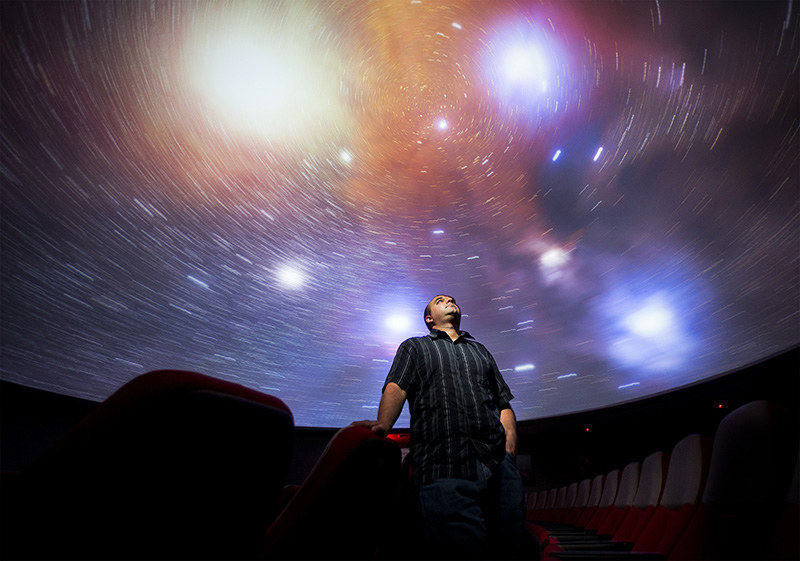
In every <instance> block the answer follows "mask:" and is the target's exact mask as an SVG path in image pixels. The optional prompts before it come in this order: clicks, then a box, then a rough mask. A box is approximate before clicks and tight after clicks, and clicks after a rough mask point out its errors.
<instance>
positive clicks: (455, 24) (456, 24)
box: [452, 21, 461, 29]
mask: <svg viewBox="0 0 800 561" xmlns="http://www.w3.org/2000/svg"><path fill="white" fill-rule="evenodd" d="M452 26H453V27H455V28H456V29H461V24H460V23H457V22H455V21H454V22H453V23H452Z"/></svg>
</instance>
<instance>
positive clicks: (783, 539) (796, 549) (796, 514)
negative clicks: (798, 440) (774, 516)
mask: <svg viewBox="0 0 800 561" xmlns="http://www.w3.org/2000/svg"><path fill="white" fill-rule="evenodd" d="M799 478H800V456H798V459H797V462H795V466H794V477H792V484H791V485H790V486H789V492H788V493H787V494H786V504H785V505H784V508H783V514H782V515H781V520H780V522H778V531H777V532H776V534H775V542H776V543H775V547H774V550H775V552H776V556H775V557H776V558H777V559H800V534H798V532H797V529H798V528H800V486H799V485H798V479H799Z"/></svg>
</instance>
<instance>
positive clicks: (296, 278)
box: [278, 265, 306, 290]
mask: <svg viewBox="0 0 800 561" xmlns="http://www.w3.org/2000/svg"><path fill="white" fill-rule="evenodd" d="M305 280H306V279H305V275H303V273H302V272H300V271H299V270H298V269H297V268H295V267H292V266H291V265H286V266H284V267H281V268H280V269H278V281H279V282H280V283H281V285H282V286H283V287H284V288H288V289H291V290H297V289H298V288H301V287H302V286H303V284H304V283H305Z"/></svg>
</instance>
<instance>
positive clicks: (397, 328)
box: [385, 313, 411, 334]
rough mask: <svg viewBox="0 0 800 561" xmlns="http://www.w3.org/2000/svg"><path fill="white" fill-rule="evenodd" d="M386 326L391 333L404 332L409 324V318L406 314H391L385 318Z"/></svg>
mask: <svg viewBox="0 0 800 561" xmlns="http://www.w3.org/2000/svg"><path fill="white" fill-rule="evenodd" d="M385 325H386V328H387V329H388V330H389V331H391V332H392V333H395V334H398V333H405V332H406V331H408V328H409V327H410V326H411V318H410V317H408V315H407V314H403V313H400V314H392V315H390V316H388V317H387V318H386V322H385Z"/></svg>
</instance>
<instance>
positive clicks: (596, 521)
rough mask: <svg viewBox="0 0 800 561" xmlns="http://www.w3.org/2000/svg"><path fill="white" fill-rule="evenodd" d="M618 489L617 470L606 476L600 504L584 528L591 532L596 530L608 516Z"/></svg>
mask: <svg viewBox="0 0 800 561" xmlns="http://www.w3.org/2000/svg"><path fill="white" fill-rule="evenodd" d="M618 487H619V470H618V469H615V470H612V471H610V472H608V474H607V475H606V478H605V483H604V484H603V493H602V495H601V496H600V503H599V504H598V505H597V510H596V511H595V513H594V515H593V516H592V518H591V519H590V520H589V522H588V523H587V524H586V527H587V528H589V529H591V530H597V529H598V528H599V527H600V525H601V524H602V523H603V520H605V518H606V516H607V515H608V512H609V509H610V508H611V505H613V504H614V499H615V498H616V497H617V488H618Z"/></svg>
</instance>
